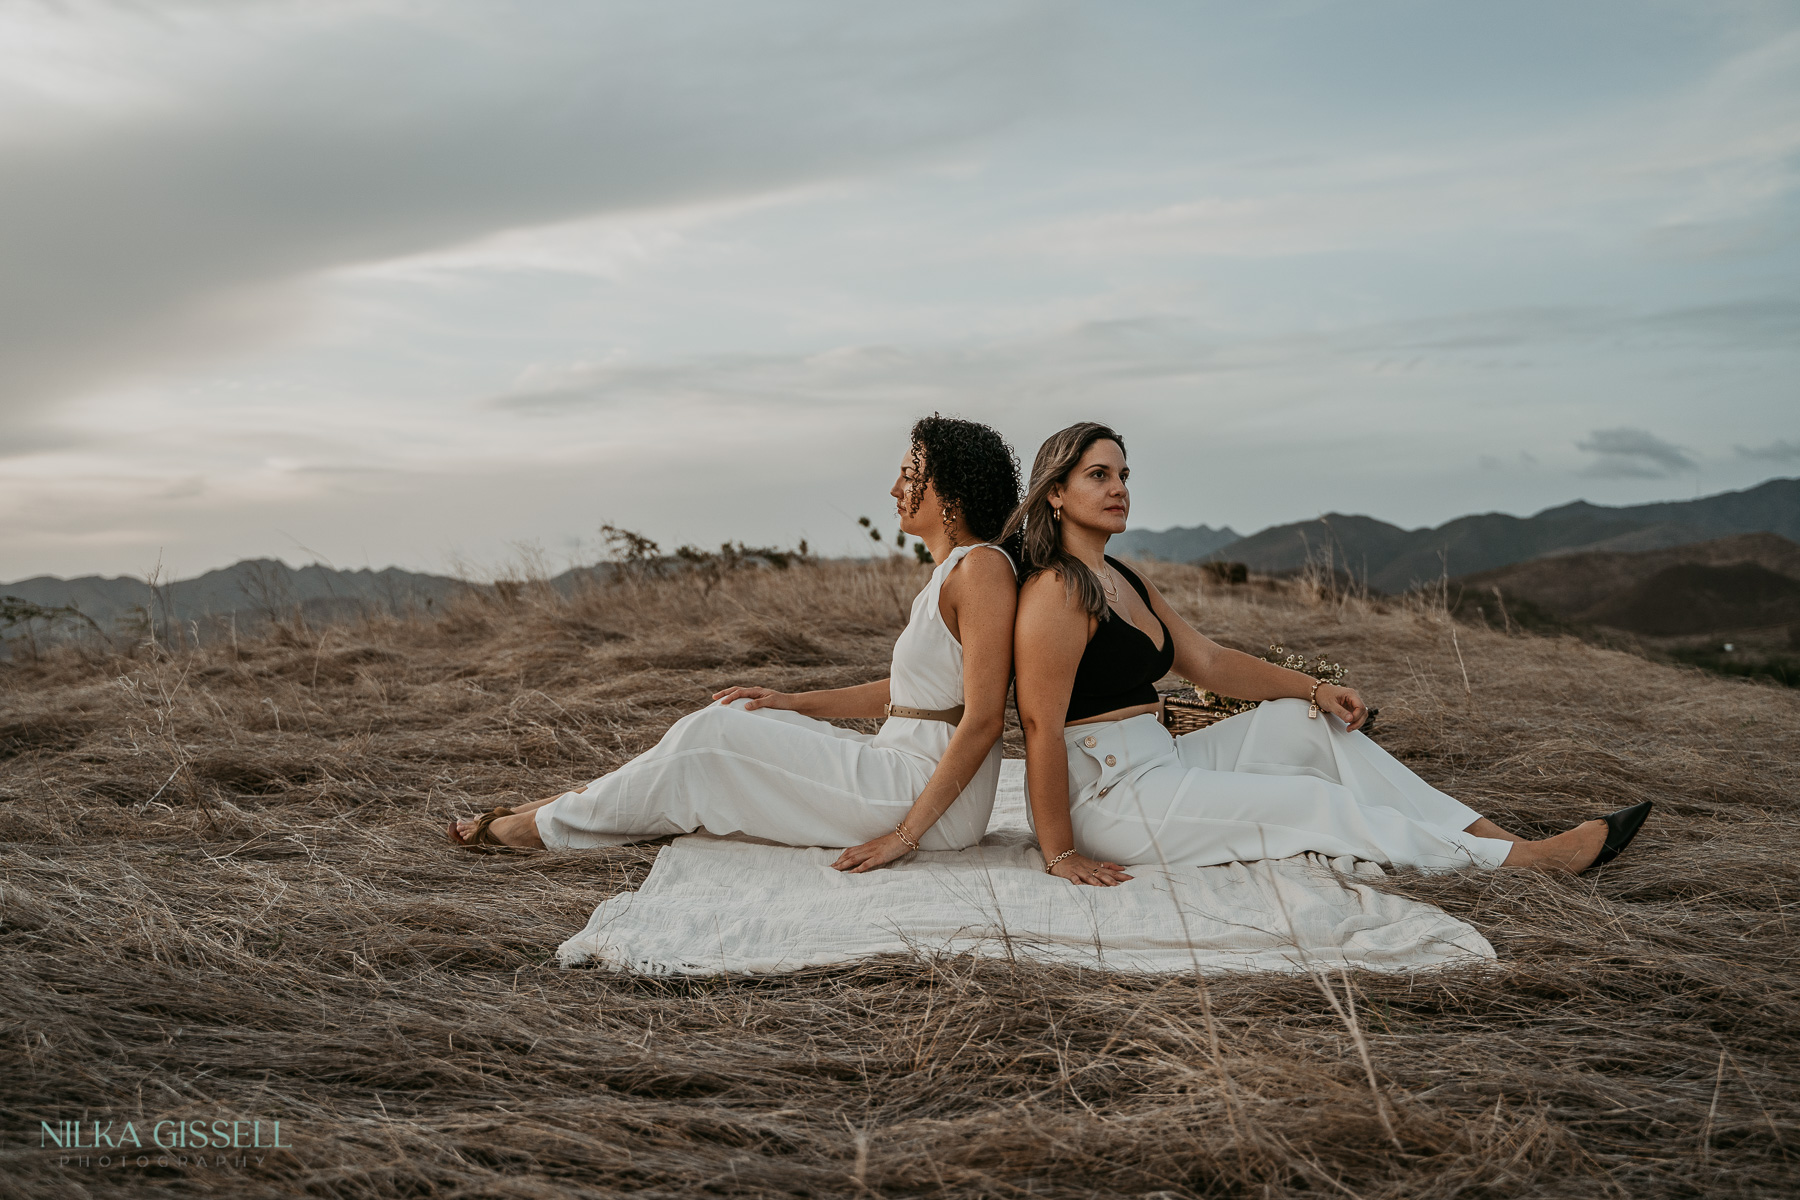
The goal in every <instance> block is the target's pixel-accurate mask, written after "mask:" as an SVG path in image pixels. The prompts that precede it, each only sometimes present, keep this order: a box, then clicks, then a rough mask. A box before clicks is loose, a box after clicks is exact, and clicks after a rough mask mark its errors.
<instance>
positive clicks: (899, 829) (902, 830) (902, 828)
mask: <svg viewBox="0 0 1800 1200" xmlns="http://www.w3.org/2000/svg"><path fill="white" fill-rule="evenodd" d="M894 832H895V833H897V834H899V835H900V840H901V841H903V842H905V843H906V845H907V847H908V848H909V849H912V850H917V849H918V848H919V843H917V842H915V841H913V840H912V839H911V838H909V837H907V836H906V822H905V821H902V822H900V823H899V824H898V825H896V826H894Z"/></svg>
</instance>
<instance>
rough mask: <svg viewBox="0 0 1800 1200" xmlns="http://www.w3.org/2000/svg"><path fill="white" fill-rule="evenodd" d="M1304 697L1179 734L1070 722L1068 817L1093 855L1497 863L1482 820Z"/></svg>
mask: <svg viewBox="0 0 1800 1200" xmlns="http://www.w3.org/2000/svg"><path fill="white" fill-rule="evenodd" d="M1306 712H1307V705H1306V702H1305V701H1304V700H1271V701H1268V702H1266V703H1264V704H1262V705H1261V706H1259V707H1257V708H1255V709H1253V710H1251V711H1250V712H1247V713H1240V714H1239V715H1237V716H1235V717H1231V718H1229V719H1228V720H1224V721H1221V722H1219V723H1218V724H1216V725H1212V726H1209V727H1208V728H1206V729H1202V730H1199V731H1197V732H1195V733H1190V734H1187V735H1185V736H1183V737H1180V738H1173V737H1170V736H1169V732H1168V730H1166V729H1165V728H1163V726H1162V725H1161V723H1159V722H1158V721H1157V719H1156V717H1155V716H1153V715H1145V716H1140V717H1132V718H1130V719H1129V720H1124V721H1109V722H1102V723H1098V724H1093V725H1074V726H1070V727H1069V728H1068V729H1067V730H1066V732H1065V736H1064V740H1065V742H1066V743H1067V746H1068V752H1069V792H1070V795H1071V808H1070V817H1071V820H1072V822H1073V825H1074V832H1075V845H1076V846H1077V847H1078V848H1079V849H1080V850H1081V852H1082V853H1083V854H1086V855H1089V856H1091V857H1094V858H1099V859H1104V860H1106V861H1110V862H1116V863H1155V862H1167V863H1170V864H1175V863H1186V864H1195V865H1208V864H1215V863H1226V862H1248V861H1253V860H1256V859H1264V858H1287V857H1290V856H1291V855H1295V854H1303V853H1307V852H1309V851H1310V852H1314V853H1318V854H1328V855H1334V856H1335V855H1346V854H1348V855H1353V856H1355V857H1357V858H1361V859H1366V860H1369V861H1371V862H1378V863H1388V864H1391V865H1393V866H1398V867H1418V868H1422V869H1425V870H1451V869H1454V868H1456V867H1464V866H1478V867H1497V866H1499V865H1500V864H1501V863H1502V862H1503V861H1505V859H1506V855H1507V852H1508V851H1509V850H1510V849H1511V846H1512V844H1511V843H1510V842H1507V841H1504V840H1500V839H1495V838H1481V837H1475V836H1474V835H1472V834H1468V833H1464V832H1463V830H1465V829H1466V828H1467V827H1468V826H1469V825H1471V824H1473V823H1474V822H1475V821H1476V820H1477V819H1479V818H1480V816H1481V814H1480V813H1478V812H1476V811H1475V810H1474V809H1472V808H1470V807H1469V806H1468V805H1466V804H1463V803H1462V802H1461V801H1458V800H1456V799H1454V798H1452V797H1450V796H1447V795H1445V794H1444V793H1443V792H1440V791H1438V790H1437V789H1436V788H1434V787H1432V786H1431V785H1430V784H1428V783H1426V782H1425V781H1424V780H1423V779H1420V778H1419V777H1418V776H1417V775H1415V774H1413V773H1412V772H1411V771H1409V770H1407V769H1406V767H1405V766H1403V765H1401V763H1400V762H1399V760H1397V759H1396V758H1394V756H1393V755H1391V754H1389V753H1388V752H1387V751H1385V750H1383V749H1382V748H1381V747H1380V746H1378V745H1376V744H1375V743H1374V742H1373V741H1371V740H1370V739H1369V738H1367V737H1365V736H1364V735H1363V734H1361V733H1349V732H1346V731H1345V729H1344V724H1343V722H1342V721H1339V720H1338V719H1337V718H1335V717H1331V716H1328V715H1325V714H1321V715H1320V716H1319V717H1317V718H1309V717H1308V716H1307V715H1306Z"/></svg>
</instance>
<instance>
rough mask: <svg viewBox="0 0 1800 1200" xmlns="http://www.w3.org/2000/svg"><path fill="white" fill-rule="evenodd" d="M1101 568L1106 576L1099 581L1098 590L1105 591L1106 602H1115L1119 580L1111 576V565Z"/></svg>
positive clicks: (1117, 599) (1116, 600)
mask: <svg viewBox="0 0 1800 1200" xmlns="http://www.w3.org/2000/svg"><path fill="white" fill-rule="evenodd" d="M1103 570H1105V572H1106V576H1105V578H1103V579H1101V581H1100V590H1101V591H1102V592H1105V593H1106V602H1107V603H1108V604H1117V603H1118V601H1119V581H1118V580H1116V579H1114V578H1113V573H1112V568H1111V567H1105V568H1103Z"/></svg>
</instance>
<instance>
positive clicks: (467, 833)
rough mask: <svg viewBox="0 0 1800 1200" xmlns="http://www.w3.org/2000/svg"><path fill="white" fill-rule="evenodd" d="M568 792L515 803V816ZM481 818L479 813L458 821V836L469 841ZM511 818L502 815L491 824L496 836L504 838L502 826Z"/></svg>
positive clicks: (536, 808)
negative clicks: (501, 830) (527, 802)
mask: <svg viewBox="0 0 1800 1200" xmlns="http://www.w3.org/2000/svg"><path fill="white" fill-rule="evenodd" d="M566 794H567V793H564V792H558V793H556V795H554V796H545V797H544V798H543V799H542V800H533V801H532V802H531V803H530V804H517V805H514V806H512V810H513V816H526V815H529V814H531V813H534V812H536V811H537V810H538V809H540V808H542V807H544V805H546V804H548V803H550V802H551V801H552V800H559V799H561V798H562V797H563V796H564V795H566ZM479 820H481V814H480V813H477V814H475V815H474V816H472V817H464V818H463V819H462V820H460V821H458V822H457V823H456V833H457V836H458V837H460V838H462V839H463V840H464V841H465V842H466V841H468V840H469V839H470V838H471V837H473V836H475V823H476V822H477V821H479ZM510 820H512V817H501V818H499V819H498V820H496V821H495V822H494V823H493V824H492V825H491V826H489V828H490V829H492V830H494V836H495V837H500V838H502V840H504V838H503V837H502V835H501V833H500V826H501V824H502V823H503V822H506V821H510ZM536 834H537V823H536V822H535V821H534V822H532V836H533V837H534V838H535V837H536ZM506 844H507V845H509V846H511V845H513V843H512V842H507V843H506ZM530 844H531V845H534V846H542V845H543V844H544V843H543V842H541V841H533V842H532V843H530Z"/></svg>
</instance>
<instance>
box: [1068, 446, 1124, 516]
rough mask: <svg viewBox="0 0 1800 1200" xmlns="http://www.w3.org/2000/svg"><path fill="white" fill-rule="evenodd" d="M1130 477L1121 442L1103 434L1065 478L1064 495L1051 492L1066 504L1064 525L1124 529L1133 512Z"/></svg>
mask: <svg viewBox="0 0 1800 1200" xmlns="http://www.w3.org/2000/svg"><path fill="white" fill-rule="evenodd" d="M1130 478H1131V468H1130V467H1128V466H1126V465H1125V451H1123V450H1121V449H1120V448H1119V443H1117V442H1115V441H1113V440H1112V439H1111V438H1102V439H1100V440H1099V441H1097V442H1095V443H1094V444H1093V445H1091V446H1089V447H1088V448H1087V453H1085V454H1083V455H1082V456H1081V461H1080V462H1078V463H1076V464H1075V468H1074V469H1073V470H1071V471H1070V472H1069V477H1068V478H1067V479H1065V480H1063V484H1062V494H1061V496H1060V497H1059V496H1058V495H1057V493H1056V492H1054V491H1052V492H1051V494H1050V497H1051V499H1052V500H1053V501H1055V502H1057V503H1060V504H1061V505H1062V519H1063V527H1064V528H1065V529H1066V528H1068V527H1069V525H1070V523H1071V522H1072V523H1074V524H1076V525H1080V526H1083V527H1085V528H1088V529H1093V530H1096V531H1098V532H1102V533H1106V534H1114V533H1124V532H1125V521H1126V518H1128V517H1130V516H1131V489H1130V488H1129V487H1127V486H1126V482H1127V481H1128V480H1129V479H1130Z"/></svg>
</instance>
